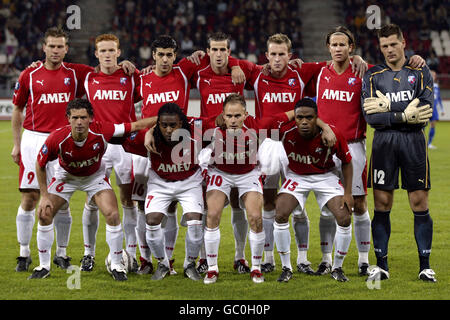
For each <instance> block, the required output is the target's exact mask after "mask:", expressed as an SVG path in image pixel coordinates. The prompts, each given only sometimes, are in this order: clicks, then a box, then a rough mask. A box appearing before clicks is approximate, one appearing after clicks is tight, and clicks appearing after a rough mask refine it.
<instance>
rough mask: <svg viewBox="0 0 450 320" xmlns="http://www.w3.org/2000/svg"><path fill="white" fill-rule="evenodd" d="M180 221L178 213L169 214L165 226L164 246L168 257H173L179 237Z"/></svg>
mask: <svg viewBox="0 0 450 320" xmlns="http://www.w3.org/2000/svg"><path fill="white" fill-rule="evenodd" d="M178 229H179V227H178V221H177V214H176V212H175V213H173V214H172V213H170V212H169V214H168V215H167V222H166V225H165V226H164V246H165V250H166V256H167V259H169V260H170V259H172V255H173V250H174V248H175V243H176V242H177V237H178Z"/></svg>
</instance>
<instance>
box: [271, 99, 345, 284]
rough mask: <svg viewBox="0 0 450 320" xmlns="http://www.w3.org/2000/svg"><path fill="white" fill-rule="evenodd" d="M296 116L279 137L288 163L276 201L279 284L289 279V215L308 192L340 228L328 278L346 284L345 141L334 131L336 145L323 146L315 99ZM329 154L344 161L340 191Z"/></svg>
mask: <svg viewBox="0 0 450 320" xmlns="http://www.w3.org/2000/svg"><path fill="white" fill-rule="evenodd" d="M294 112H295V115H294V119H295V123H293V124H288V125H286V126H283V127H282V128H281V133H280V134H281V135H282V138H281V141H282V143H283V147H284V149H285V151H286V154H287V157H288V160H289V163H288V165H287V169H286V179H285V182H284V183H283V186H282V187H281V189H280V191H279V194H278V197H277V201H276V216H275V223H274V238H275V243H276V245H277V249H278V252H279V253H280V258H281V262H282V273H281V275H280V277H279V278H278V281H279V282H288V281H289V280H290V279H291V278H292V267H291V261H290V244H291V235H290V231H289V216H290V214H291V212H293V211H294V209H296V208H297V207H300V208H299V209H300V210H299V211H297V212H301V209H302V208H304V206H305V203H306V200H307V198H308V195H309V193H310V192H311V191H313V192H314V195H315V197H316V199H317V202H318V204H319V207H320V208H321V209H322V208H323V207H327V208H328V210H329V211H330V212H331V213H332V214H333V216H334V217H336V221H337V224H338V226H337V232H336V238H335V246H336V248H335V259H334V264H333V268H332V272H331V276H332V277H333V278H334V279H335V280H337V281H342V282H345V281H348V279H347V277H346V276H345V274H344V271H343V270H342V264H343V261H344V258H345V256H346V255H347V252H348V248H349V246H350V242H351V240H352V225H351V210H352V207H353V197H352V192H351V186H352V183H351V181H352V174H353V169H352V157H351V155H350V151H349V149H348V146H347V142H346V141H345V139H344V137H343V136H342V135H341V134H340V133H339V131H338V130H337V129H336V128H334V127H333V126H332V128H333V131H334V133H335V134H336V138H337V142H336V144H335V145H334V146H333V147H328V146H326V145H325V144H324V143H323V142H322V141H321V138H320V135H319V134H320V128H319V127H318V126H317V105H316V103H315V102H314V101H313V100H311V99H307V98H305V99H302V100H300V101H298V102H297V103H296V105H295V109H294ZM333 155H336V156H337V157H338V158H339V159H340V160H341V161H342V172H343V176H344V177H345V179H344V181H343V183H344V186H342V183H341V182H340V178H339V175H338V174H337V173H336V172H334V171H333V168H334V166H335V164H334V161H333Z"/></svg>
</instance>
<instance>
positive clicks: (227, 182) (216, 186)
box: [206, 167, 263, 208]
mask: <svg viewBox="0 0 450 320" xmlns="http://www.w3.org/2000/svg"><path fill="white" fill-rule="evenodd" d="M206 183H207V186H206V192H208V191H211V190H219V191H222V192H223V193H225V195H226V196H227V200H228V202H230V192H231V188H238V192H239V206H240V207H241V208H245V206H244V204H243V203H242V199H241V198H242V196H243V195H244V194H246V193H247V192H250V191H255V192H259V193H261V194H262V193H263V186H262V181H261V176H260V171H259V168H255V169H253V170H252V171H250V172H249V173H245V174H231V173H227V172H224V171H221V170H219V169H216V168H214V167H211V168H209V169H208V175H207V177H206Z"/></svg>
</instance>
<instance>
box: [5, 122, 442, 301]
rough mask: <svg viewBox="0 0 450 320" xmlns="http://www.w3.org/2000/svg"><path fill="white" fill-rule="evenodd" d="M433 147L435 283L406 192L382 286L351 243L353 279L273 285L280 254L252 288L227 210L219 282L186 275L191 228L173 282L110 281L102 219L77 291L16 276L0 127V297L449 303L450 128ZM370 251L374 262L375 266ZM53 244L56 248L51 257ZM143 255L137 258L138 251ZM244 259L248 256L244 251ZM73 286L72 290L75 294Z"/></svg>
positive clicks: (52, 280) (314, 241) (11, 184)
mask: <svg viewBox="0 0 450 320" xmlns="http://www.w3.org/2000/svg"><path fill="white" fill-rule="evenodd" d="M436 132H437V133H436V138H435V141H434V145H436V146H437V147H438V149H437V150H430V152H429V155H430V162H431V182H432V190H431V192H430V197H429V207H430V212H431V215H432V218H433V220H434V239H433V250H432V254H431V266H432V268H433V269H434V270H435V271H436V274H437V279H438V282H437V283H435V284H430V283H423V282H421V281H418V280H417V274H418V258H417V248H416V244H415V240H414V235H413V215H412V212H411V210H410V209H409V205H408V202H407V195H406V192H405V191H403V190H399V191H397V192H396V193H395V200H394V207H393V210H392V214H391V219H392V220H391V222H392V234H391V240H390V246H389V265H390V273H391V279H390V280H388V281H383V282H382V283H380V284H379V286H378V287H377V286H372V287H370V286H369V287H368V286H367V284H366V282H365V281H364V278H361V277H359V276H358V274H357V251H356V246H355V242H354V241H352V244H351V247H350V250H349V254H348V256H347V258H346V260H345V262H344V270H345V271H346V274H347V276H348V277H349V279H350V281H349V282H347V283H338V282H336V281H334V280H333V279H331V277H330V276H323V277H314V276H306V275H303V274H299V273H297V272H295V273H294V277H293V279H292V280H291V281H290V282H289V283H282V284H280V283H278V282H277V281H276V279H277V277H278V276H279V273H280V269H281V268H280V260H279V257H278V254H277V253H275V256H276V263H277V266H276V270H275V272H273V273H271V274H266V275H265V278H266V281H265V283H263V284H259V285H256V284H254V283H253V282H252V281H251V280H250V277H249V276H248V275H238V274H236V273H235V272H234V271H233V268H232V264H233V258H234V239H233V234H232V229H231V225H230V210H229V208H226V209H225V212H224V214H223V218H222V223H221V232H222V241H221V245H220V251H219V267H220V271H221V272H220V278H219V280H218V282H217V283H216V284H214V285H209V286H206V285H204V284H203V282H202V281H199V282H193V281H191V280H189V279H187V278H184V277H183V259H184V239H185V232H186V229H185V228H184V227H180V231H179V237H178V241H177V243H176V246H175V253H174V257H175V270H176V271H177V272H178V274H177V275H175V276H170V277H168V278H167V279H164V280H163V281H159V282H154V281H151V280H150V276H148V275H147V276H139V275H135V274H131V275H129V280H128V281H127V282H122V283H118V282H115V281H113V279H112V278H111V276H110V275H109V274H108V273H107V271H106V268H105V266H104V259H105V256H106V254H107V252H108V248H107V245H106V242H105V222H104V219H103V217H101V218H100V219H101V221H100V226H99V231H98V235H97V257H96V262H97V264H96V267H95V269H94V271H93V272H92V273H82V274H81V276H80V279H79V280H80V281H79V288H76V282H74V281H73V279H74V277H75V274H68V273H66V272H64V271H63V270H61V269H57V268H55V267H54V266H52V270H51V276H50V277H49V278H47V279H44V280H35V281H30V280H27V277H28V276H29V274H30V273H17V272H15V271H14V268H15V264H16V260H15V258H16V257H17V255H18V252H19V246H18V243H17V238H16V223H15V219H16V214H17V207H18V205H19V202H20V194H19V192H18V189H17V187H18V179H17V175H18V167H17V166H16V165H15V164H14V163H13V161H12V159H11V157H10V153H11V149H12V135H11V124H10V122H9V121H0V137H1V141H2V143H1V145H0V148H1V154H2V155H3V156H2V158H1V166H0V170H1V171H0V176H1V181H2V183H1V185H0V212H1V217H2V229H1V231H2V232H1V233H0V243H1V250H0V287H1V289H2V290H1V291H0V299H2V300H15V299H20V300H21V299H26V300H35V299H39V300H40V299H48V300H53V299H62V300H79V299H97V300H126V299H133V300H135V299H137V300H198V301H202V300H203V301H204V300H354V299H364V300H391V299H400V300H410V299H412V300H416V299H417V300H448V299H449V298H450V286H449V284H450V275H449V272H448V270H450V251H449V249H448V248H449V247H448V243H449V240H450V232H449V230H450V214H449V213H450V212H449V204H450V201H449V195H448V192H449V190H450V183H449V177H450V175H449V172H450V161H449V159H450V158H449V157H448V154H449V152H450V140H449V138H448V137H450V123H448V122H447V123H445V122H442V123H438V126H437V131H436ZM368 135H369V137H368V140H367V142H368V143H367V150H368V151H367V153H368V155H370V145H371V140H372V131H371V130H369V133H368ZM83 201H84V194H82V193H81V192H78V193H76V194H75V195H74V197H73V200H72V203H71V211H72V216H73V225H72V231H71V239H70V244H69V247H68V255H69V256H71V257H72V263H73V264H78V261H79V260H80V259H81V257H82V255H83V242H82V228H81V213H82V208H83ZM368 202H369V212H370V214H371V216H372V215H373V197H372V190H370V189H369V196H368ZM307 210H308V213H309V217H310V221H311V231H310V249H309V252H308V258H309V260H310V261H311V262H312V263H313V266H314V268H316V267H317V265H318V263H319V262H320V259H321V252H320V246H319V231H318V222H319V219H318V218H319V211H318V206H317V204H316V202H315V199H314V196H313V195H311V197H310V199H309V200H308V205H307ZM36 225H37V221H36V224H35V227H34V233H33V237H32V242H31V250H32V259H33V264H32V266H31V268H30V271H31V269H32V268H34V267H35V266H37V265H38V263H39V262H38V261H39V259H38V253H37V249H36ZM372 249H373V248H371V252H370V256H369V258H370V262H371V264H375V256H374V254H373V250H372ZM54 250H55V244H54V245H53V254H54ZM291 252H292V263H293V266H295V261H296V257H297V250H296V248H295V240H294V238H292V250H291ZM138 254H139V253H138ZM246 256H247V257H250V252H249V248H248V245H247V251H246ZM74 287H75V288H74Z"/></svg>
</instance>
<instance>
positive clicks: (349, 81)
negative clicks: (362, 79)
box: [348, 78, 356, 86]
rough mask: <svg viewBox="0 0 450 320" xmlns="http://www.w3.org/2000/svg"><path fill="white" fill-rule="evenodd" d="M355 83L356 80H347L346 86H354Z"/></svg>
mask: <svg viewBox="0 0 450 320" xmlns="http://www.w3.org/2000/svg"><path fill="white" fill-rule="evenodd" d="M355 83H356V78H348V84H349V85H351V86H354V85H355Z"/></svg>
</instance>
